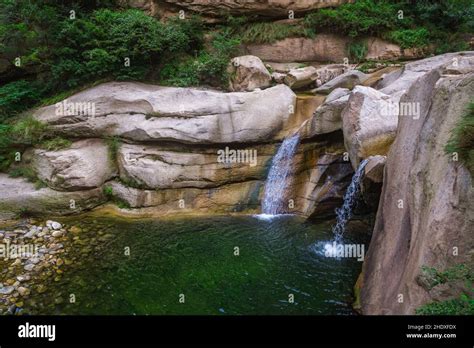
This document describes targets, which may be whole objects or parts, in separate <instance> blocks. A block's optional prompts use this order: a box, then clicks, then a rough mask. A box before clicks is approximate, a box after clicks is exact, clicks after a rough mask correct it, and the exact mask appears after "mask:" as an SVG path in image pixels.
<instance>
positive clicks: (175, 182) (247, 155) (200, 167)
mask: <svg viewBox="0 0 474 348" xmlns="http://www.w3.org/2000/svg"><path fill="white" fill-rule="evenodd" d="M180 150H181V151H171V150H162V149H160V148H158V147H155V146H145V145H131V144H123V145H122V146H121V147H120V149H119V151H118V164H119V170H120V178H121V179H122V181H124V182H132V183H133V184H132V186H138V187H142V188H147V189H164V188H184V187H190V188H191V187H195V188H204V187H216V186H222V185H224V184H228V183H232V182H236V181H239V182H241V181H243V180H251V179H260V180H262V179H264V174H265V168H266V165H267V162H268V160H269V159H270V158H271V156H272V154H273V152H274V148H273V146H271V145H269V146H266V147H265V146H259V147H258V149H257V148H255V147H250V148H241V149H232V148H229V147H223V148H222V149H217V150H215V149H208V150H205V149H202V150H201V151H200V152H195V151H191V150H189V151H187V152H183V151H182V149H180Z"/></svg>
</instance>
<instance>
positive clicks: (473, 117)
mask: <svg viewBox="0 0 474 348" xmlns="http://www.w3.org/2000/svg"><path fill="white" fill-rule="evenodd" d="M445 151H446V153H447V154H449V155H452V154H453V153H455V152H456V153H458V156H459V160H460V162H461V163H462V164H463V165H465V166H466V168H467V169H468V170H469V172H470V173H471V177H473V178H474V100H473V101H472V102H471V103H470V104H469V105H468V108H467V111H466V113H465V114H464V116H463V117H462V118H461V120H460V121H459V123H458V124H457V125H456V127H455V128H454V129H453V130H452V133H451V138H450V139H449V142H448V144H447V145H446V147H445Z"/></svg>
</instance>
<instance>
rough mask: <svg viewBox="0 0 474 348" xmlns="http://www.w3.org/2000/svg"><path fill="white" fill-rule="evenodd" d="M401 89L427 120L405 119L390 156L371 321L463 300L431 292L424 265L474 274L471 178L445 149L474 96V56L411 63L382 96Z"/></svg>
mask: <svg viewBox="0 0 474 348" xmlns="http://www.w3.org/2000/svg"><path fill="white" fill-rule="evenodd" d="M401 85H408V86H409V88H408V89H406V90H405V91H404V93H403V95H402V97H401V99H400V103H411V104H412V105H416V104H419V106H420V115H419V118H416V117H412V116H413V115H412V116H408V115H405V116H399V123H398V128H397V134H396V138H395V141H394V143H393V145H392V147H391V149H390V151H389V153H388V156H387V162H386V165H385V172H384V183H383V190H382V195H381V199H380V203H379V207H378V212H377V219H376V223H375V228H374V231H373V236H372V240H371V242H370V247H369V251H368V254H367V256H366V259H365V261H364V267H363V273H362V275H361V278H360V279H359V282H358V285H357V286H358V287H359V288H360V291H361V293H360V304H361V310H362V313H364V314H414V312H415V310H416V308H418V307H419V306H421V305H423V304H425V303H427V302H431V301H433V300H445V299H447V298H453V297H456V296H458V295H459V288H458V289H456V288H450V287H446V288H443V291H442V293H441V295H440V289H438V288H437V287H435V288H433V289H431V288H430V287H427V286H426V284H424V283H423V281H422V277H423V275H422V267H423V266H425V267H433V268H436V269H438V270H444V269H447V268H448V267H450V266H453V265H456V264H466V265H468V267H470V268H471V269H472V268H473V262H472V255H473V251H474V240H473V238H472V226H474V208H473V205H472V202H473V200H474V190H473V183H472V177H471V175H470V173H469V171H468V170H467V169H466V168H465V167H464V166H463V165H462V164H461V163H460V162H459V161H456V160H455V157H454V156H455V154H450V153H446V150H445V146H446V144H447V142H448V140H449V138H450V133H451V131H452V129H453V128H454V127H455V126H456V125H457V123H458V122H459V120H460V119H461V117H462V116H463V115H464V114H465V113H466V107H467V105H468V103H469V102H471V101H472V98H473V96H474V55H473V53H472V52H469V53H466V54H462V53H461V54H448V55H444V56H440V57H435V58H430V59H425V60H422V61H419V62H416V63H411V65H407V66H406V67H405V69H404V72H402V74H401V75H400V74H399V77H398V79H395V81H394V82H392V83H390V84H389V85H388V86H385V87H384V88H382V91H384V90H385V91H388V90H389V89H391V88H397V86H398V87H399V86H401ZM382 87H383V86H382ZM405 105H409V104H405Z"/></svg>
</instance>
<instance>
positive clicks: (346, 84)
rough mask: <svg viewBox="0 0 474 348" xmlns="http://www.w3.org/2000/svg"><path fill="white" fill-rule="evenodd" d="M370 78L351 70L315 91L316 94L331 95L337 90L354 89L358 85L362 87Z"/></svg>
mask: <svg viewBox="0 0 474 348" xmlns="http://www.w3.org/2000/svg"><path fill="white" fill-rule="evenodd" d="M368 78H369V75H367V74H364V73H363V72H361V71H359V70H350V71H347V72H345V73H344V74H341V75H339V76H337V77H336V78H334V79H332V80H329V81H328V82H326V83H325V84H323V85H322V86H320V87H318V88H316V89H315V90H314V92H315V93H320V94H329V93H331V92H332V91H333V90H335V89H336V88H348V89H352V88H354V87H355V86H357V85H361V84H362V83H364V81H365V80H367V79H368Z"/></svg>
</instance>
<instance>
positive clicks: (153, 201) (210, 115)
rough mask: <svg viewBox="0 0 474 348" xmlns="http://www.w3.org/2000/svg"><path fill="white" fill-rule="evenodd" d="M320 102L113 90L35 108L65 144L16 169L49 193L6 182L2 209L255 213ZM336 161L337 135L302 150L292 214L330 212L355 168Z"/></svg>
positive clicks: (263, 94) (287, 96)
mask: <svg viewBox="0 0 474 348" xmlns="http://www.w3.org/2000/svg"><path fill="white" fill-rule="evenodd" d="M249 74H252V72H249ZM323 100H324V97H320V96H313V97H312V96H306V97H296V95H295V94H294V93H293V92H292V91H291V89H290V88H289V87H287V86H285V85H277V86H274V87H270V88H267V89H265V90H255V91H253V92H242V93H240V92H239V93H222V92H218V91H213V90H199V89H186V88H168V87H159V86H152V85H147V84H142V83H118V82H112V83H105V84H102V85H99V86H96V87H93V88H91V89H89V90H86V91H83V92H80V93H78V94H76V95H74V96H71V97H70V98H68V99H67V100H65V101H63V102H61V103H58V104H56V105H51V106H47V107H43V108H40V109H38V110H36V111H35V113H34V116H35V117H36V118H37V119H38V120H40V121H42V122H45V123H47V124H48V125H49V127H50V130H51V131H53V132H54V133H55V134H58V135H61V136H63V137H65V138H68V139H72V140H73V142H72V145H71V146H70V147H69V148H66V149H62V150H57V151H48V150H43V149H40V148H30V149H28V150H27V151H26V152H25V153H24V154H23V156H22V158H23V159H22V162H21V163H20V164H19V166H23V167H31V169H33V170H34V171H35V172H36V174H37V177H38V179H39V180H40V181H42V182H43V183H45V184H46V185H47V186H48V188H42V189H39V190H36V189H35V188H34V187H33V185H32V184H30V183H28V182H26V181H24V180H23V179H10V178H9V179H8V180H5V181H3V180H2V184H3V187H0V188H1V190H2V192H3V190H12V189H14V190H15V191H17V192H21V193H20V194H17V195H15V196H13V195H9V194H5V195H4V197H5V199H4V200H3V201H2V205H1V206H0V210H1V211H2V212H3V213H10V214H17V213H21V212H22V211H25V212H28V213H46V212H51V213H57V214H70V213H76V212H79V211H82V210H85V209H90V208H92V207H94V206H97V205H101V204H103V203H104V202H105V201H107V200H113V201H117V200H119V201H121V202H122V203H121V205H128V206H130V207H131V208H136V209H137V212H138V213H148V212H152V213H154V214H165V213H168V212H191V213H196V212H212V213H216V212H232V211H234V212H238V211H246V212H258V211H259V209H260V201H261V198H262V197H261V196H262V192H263V186H264V183H265V179H266V175H267V173H268V170H269V166H270V164H271V159H272V157H273V155H274V154H275V152H276V150H277V149H278V146H279V143H280V142H281V140H282V139H284V138H285V137H286V136H287V135H289V134H293V133H294V132H295V131H296V130H297V129H298V128H299V127H300V126H301V123H303V122H305V121H306V120H308V119H309V118H310V117H311V116H312V114H313V112H314V110H315V109H316V108H317V107H318V106H319V105H321V103H322V102H323ZM343 152H344V147H343V142H342V137H341V135H340V134H339V135H338V136H337V137H333V138H328V139H326V140H324V139H319V140H318V139H316V138H314V139H313V140H311V142H310V143H306V144H305V145H302V146H301V148H300V149H299V150H298V155H297V158H295V163H294V172H295V176H297V177H298V179H297V180H296V183H297V186H294V187H292V190H293V191H294V194H291V196H292V197H293V198H292V199H293V200H294V201H295V204H294V207H293V208H292V209H293V210H292V211H293V212H295V213H298V214H302V215H306V216H309V215H312V214H317V213H315V212H322V213H324V214H327V213H332V211H333V209H334V204H336V202H337V204H339V203H340V201H339V199H340V197H341V196H342V194H343V191H344V189H345V185H346V184H347V182H346V181H347V176H348V175H350V173H351V171H352V169H351V168H350V164H348V163H349V162H348V161H345V162H344V163H342V162H343V161H342V157H341V156H342V153H343ZM341 166H342V167H344V168H345V169H344V170H343V171H341V173H339V171H340V170H339V168H342V167H341ZM328 176H332V182H331V183H330V184H329V183H327V182H326V178H327V177H328ZM308 178H309V179H310V180H309V181H308V180H307V179H308ZM307 185H309V186H311V187H306V186H307ZM33 191H34V192H33Z"/></svg>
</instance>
